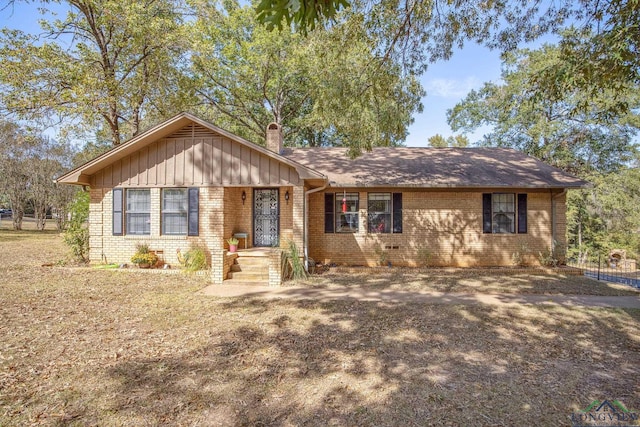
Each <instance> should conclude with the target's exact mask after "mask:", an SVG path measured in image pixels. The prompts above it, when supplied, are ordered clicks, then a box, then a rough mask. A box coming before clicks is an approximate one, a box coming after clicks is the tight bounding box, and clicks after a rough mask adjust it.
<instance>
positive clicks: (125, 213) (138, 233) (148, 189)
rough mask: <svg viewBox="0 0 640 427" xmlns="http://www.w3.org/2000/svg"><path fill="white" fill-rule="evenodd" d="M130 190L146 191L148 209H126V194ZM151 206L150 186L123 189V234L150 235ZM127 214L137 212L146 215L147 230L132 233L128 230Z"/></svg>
mask: <svg viewBox="0 0 640 427" xmlns="http://www.w3.org/2000/svg"><path fill="white" fill-rule="evenodd" d="M130 191H138V192H146V193H147V195H148V197H149V210H148V211H135V210H134V211H131V210H129V209H128V195H129V192H130ZM152 210H153V207H152V206H151V189H150V188H125V189H124V203H123V212H124V215H123V219H124V234H125V235H127V236H150V235H151V211H152ZM129 214H138V215H141V214H142V215H148V222H149V231H148V232H147V231H144V232H142V233H140V232H136V233H133V232H131V231H130V230H129V221H128V219H129Z"/></svg>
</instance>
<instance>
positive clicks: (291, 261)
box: [282, 240, 307, 280]
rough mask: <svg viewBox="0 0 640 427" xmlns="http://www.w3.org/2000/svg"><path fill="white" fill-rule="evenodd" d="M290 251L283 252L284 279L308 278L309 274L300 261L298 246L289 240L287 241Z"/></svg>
mask: <svg viewBox="0 0 640 427" xmlns="http://www.w3.org/2000/svg"><path fill="white" fill-rule="evenodd" d="M287 244H288V247H289V248H288V249H287V250H286V251H284V252H283V257H282V278H283V279H293V280H300V279H305V278H306V277H307V272H306V270H305V269H304V263H303V262H302V260H301V259H300V253H299V252H298V246H296V244H295V243H294V242H293V241H291V240H289V241H287Z"/></svg>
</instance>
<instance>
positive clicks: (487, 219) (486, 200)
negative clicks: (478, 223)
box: [482, 193, 491, 233]
mask: <svg viewBox="0 0 640 427" xmlns="http://www.w3.org/2000/svg"><path fill="white" fill-rule="evenodd" d="M482 232H483V233H491V193H483V194H482Z"/></svg>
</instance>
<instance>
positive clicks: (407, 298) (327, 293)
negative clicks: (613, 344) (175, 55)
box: [201, 285, 640, 308]
mask: <svg viewBox="0 0 640 427" xmlns="http://www.w3.org/2000/svg"><path fill="white" fill-rule="evenodd" d="M201 293H202V294H204V295H209V296H215V297H223V298H224V297H226V298H236V297H251V298H261V299H291V300H305V299H311V300H314V301H323V302H325V301H335V300H357V301H370V302H371V301H372V302H392V303H393V302H422V303H425V304H487V305H505V304H543V305H560V306H567V307H616V308H640V295H638V296H617V297H616V296H595V295H526V294H480V293H444V292H432V291H399V290H390V289H383V290H374V289H367V288H366V287H360V286H350V287H331V288H312V287H294V286H291V287H271V286H250V285H210V286H207V287H206V288H204V289H203V290H202V291H201Z"/></svg>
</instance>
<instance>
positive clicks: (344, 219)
mask: <svg viewBox="0 0 640 427" xmlns="http://www.w3.org/2000/svg"><path fill="white" fill-rule="evenodd" d="M358 205H359V195H358V193H346V194H344V193H343V194H340V193H336V201H335V213H336V228H335V230H336V233H357V232H358V209H359V206H358Z"/></svg>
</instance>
